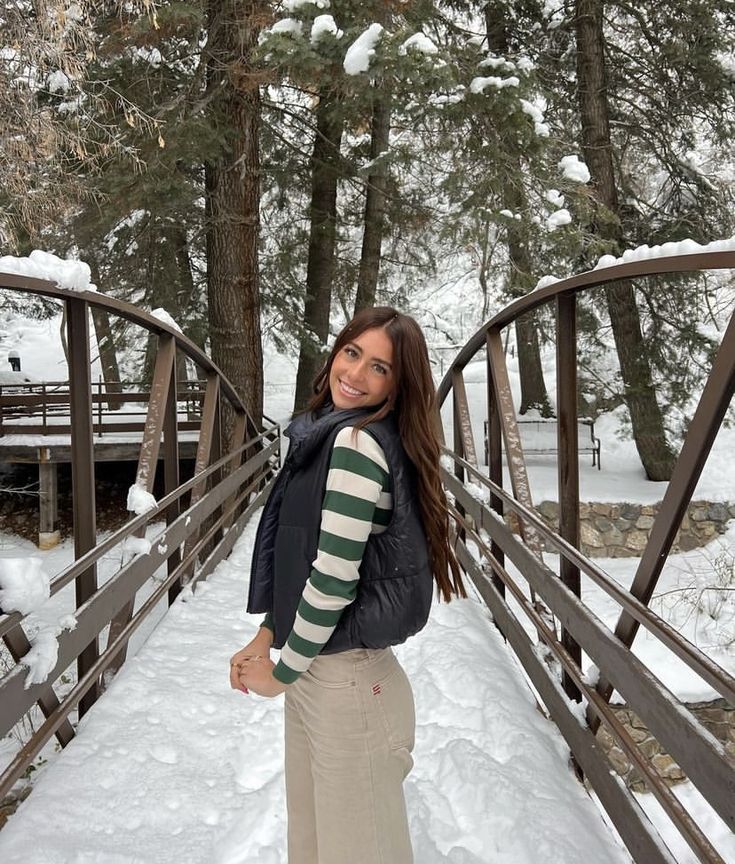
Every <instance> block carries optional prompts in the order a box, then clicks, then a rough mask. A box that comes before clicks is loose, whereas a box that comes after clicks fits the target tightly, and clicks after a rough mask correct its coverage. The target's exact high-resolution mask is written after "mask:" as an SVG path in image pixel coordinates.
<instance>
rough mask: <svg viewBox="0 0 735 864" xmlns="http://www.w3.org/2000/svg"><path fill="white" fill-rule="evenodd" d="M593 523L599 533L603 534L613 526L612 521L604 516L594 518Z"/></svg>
mask: <svg viewBox="0 0 735 864" xmlns="http://www.w3.org/2000/svg"><path fill="white" fill-rule="evenodd" d="M593 524H594V526H595V528H597V530H598V531H599V532H600V533H601V534H604V533H605V532H606V531H609V530H610V529H611V528H612V527H613V523H612V522H611V521H610V520H609V519H607V518H606V517H604V516H602V517H598V518H597V519H595V520H594V522H593Z"/></svg>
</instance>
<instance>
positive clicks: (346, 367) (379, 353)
mask: <svg viewBox="0 0 735 864" xmlns="http://www.w3.org/2000/svg"><path fill="white" fill-rule="evenodd" d="M392 363H393V342H392V341H391V339H390V337H389V336H388V334H387V333H386V332H385V330H384V329H383V328H382V327H374V328H373V329H371V330H366V331H365V332H364V333H361V334H360V335H359V336H355V338H354V340H352V341H350V342H348V343H347V344H346V345H345V346H344V348H342V350H341V351H340V352H339V353H338V354H337V355H336V357H335V358H334V362H333V363H332V368H331V370H330V373H329V390H330V394H331V396H332V402H333V403H334V407H335V408H369V407H372V406H374V405H380V403H381V402H384V401H385V400H386V399H387V398H388V397H389V396H390V395H391V393H392V392H393V389H394V379H393V365H392Z"/></svg>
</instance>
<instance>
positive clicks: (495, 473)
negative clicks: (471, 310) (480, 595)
mask: <svg viewBox="0 0 735 864" xmlns="http://www.w3.org/2000/svg"><path fill="white" fill-rule="evenodd" d="M485 357H486V361H487V456H488V458H487V470H488V476H489V478H490V480H491V481H492V482H493V483H495V484H496V485H497V486H500V487H501V488H502V486H503V451H502V439H501V430H500V413H499V405H498V397H497V395H496V393H495V386H494V384H493V374H492V360H491V358H490V343H489V340H487V339H486V341H485ZM490 506H491V507H492V509H493V510H494V511H495V512H496V513H497V514H498V516H500V518H501V519H502V518H503V514H504V508H503V499H502V498H500V497H499V496H497V495H493V494H491V495H490ZM490 551H491V552H492V554H493V555H494V556H495V560H496V561H497V562H498V563H499V564H500V566H501V567H502V566H504V564H505V553H504V552H503V549H502V548H501V546H500V545H499V544H498V543H497V542H496V541H495V540H493V541H492V543H491V545H490ZM492 580H493V585H494V586H495V588H496V589H497V590H498V591H499V592H500V595H501V597H505V583H504V582H503V580H502V579H501V578H500V577H499V576H498V575H497V574H496V573H494V572H493V576H492Z"/></svg>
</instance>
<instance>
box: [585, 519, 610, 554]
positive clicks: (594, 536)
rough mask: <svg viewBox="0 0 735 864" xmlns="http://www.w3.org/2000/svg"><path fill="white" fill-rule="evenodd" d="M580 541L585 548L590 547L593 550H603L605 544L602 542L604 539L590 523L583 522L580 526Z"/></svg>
mask: <svg viewBox="0 0 735 864" xmlns="http://www.w3.org/2000/svg"><path fill="white" fill-rule="evenodd" d="M579 533H580V540H581V541H582V543H583V544H584V545H585V546H590V547H592V548H593V549H602V548H603V547H604V546H605V544H604V543H603V542H602V537H600V534H599V532H598V531H596V530H595V529H594V528H593V527H592V526H591V525H590V524H589V522H582V524H581V525H580V532H579Z"/></svg>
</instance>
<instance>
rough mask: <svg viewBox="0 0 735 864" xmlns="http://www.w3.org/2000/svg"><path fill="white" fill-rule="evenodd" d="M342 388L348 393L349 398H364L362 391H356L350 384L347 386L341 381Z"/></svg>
mask: <svg viewBox="0 0 735 864" xmlns="http://www.w3.org/2000/svg"><path fill="white" fill-rule="evenodd" d="M339 383H340V387H341V388H342V389H343V390H344V391H345V393H347V394H348V395H349V396H362V392H361V391H360V390H355V388H354V387H350V386H349V385H348V384H345V382H344V381H340V382H339Z"/></svg>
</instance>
